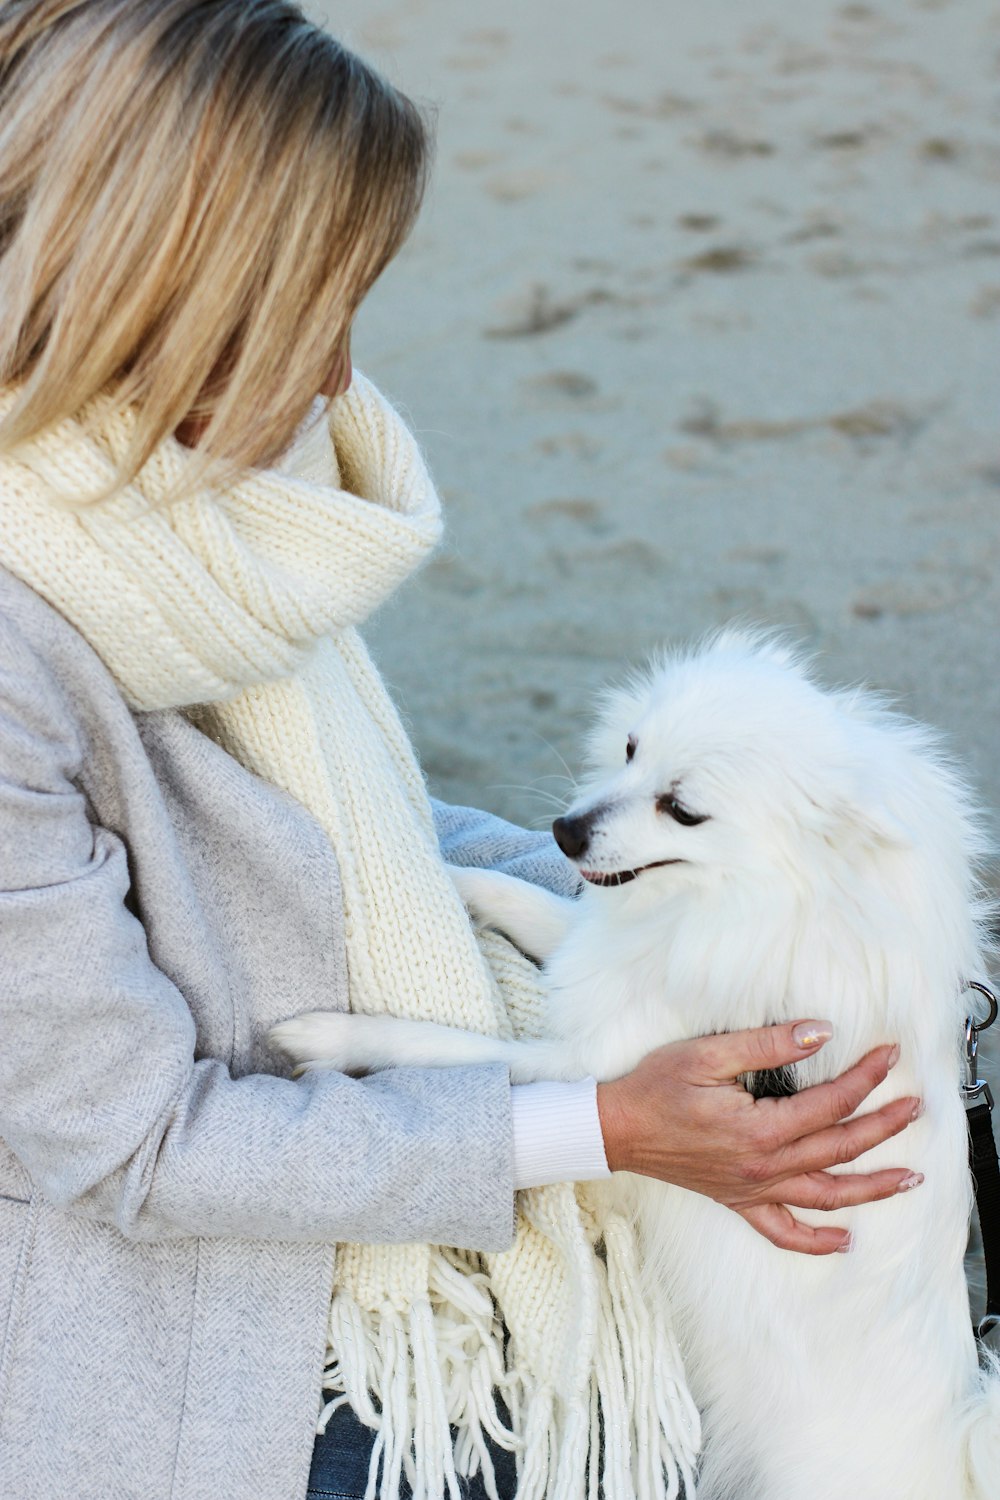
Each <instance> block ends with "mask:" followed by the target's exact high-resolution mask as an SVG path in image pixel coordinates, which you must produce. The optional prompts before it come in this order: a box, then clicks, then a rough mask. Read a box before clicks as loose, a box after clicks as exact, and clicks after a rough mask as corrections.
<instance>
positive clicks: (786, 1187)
mask: <svg viewBox="0 0 1000 1500" xmlns="http://www.w3.org/2000/svg"><path fill="white" fill-rule="evenodd" d="M923 1180H924V1179H923V1175H922V1174H921V1173H920V1172H909V1171H907V1170H906V1168H905V1167H892V1168H889V1169H887V1170H885V1171H882V1172H841V1173H839V1174H835V1173H833V1172H804V1173H803V1174H802V1176H801V1177H789V1178H786V1179H785V1181H784V1182H782V1183H781V1185H780V1186H779V1187H778V1188H777V1189H776V1190H775V1191H776V1192H779V1193H780V1194H781V1201H782V1203H783V1204H787V1205H788V1206H789V1207H790V1208H818V1209H822V1211H823V1212H824V1213H830V1212H832V1211H833V1210H834V1209H837V1208H856V1207H857V1206H858V1204H859V1203H877V1202H878V1201H879V1200H880V1199H882V1198H894V1197H895V1196H896V1194H897V1193H906V1192H909V1191H910V1189H911V1188H915V1187H919V1186H920V1184H921V1183H922V1182H923Z"/></svg>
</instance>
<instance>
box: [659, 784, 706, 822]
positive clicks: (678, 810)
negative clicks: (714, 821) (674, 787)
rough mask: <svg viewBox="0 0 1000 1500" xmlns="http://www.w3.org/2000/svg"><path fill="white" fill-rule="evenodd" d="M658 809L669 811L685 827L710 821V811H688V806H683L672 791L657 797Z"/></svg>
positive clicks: (662, 811) (664, 811) (675, 820)
mask: <svg viewBox="0 0 1000 1500" xmlns="http://www.w3.org/2000/svg"><path fill="white" fill-rule="evenodd" d="M656 811H657V812H661V813H669V814H670V816H671V817H672V818H673V820H674V822H675V823H681V824H682V825H683V826H684V827H685V828H695V827H696V826H697V825H698V824H699V823H707V822H708V813H693V812H688V810H687V808H686V807H682V806H681V804H680V803H679V802H678V800H677V798H676V797H675V796H673V794H672V793H667V795H666V796H663V797H657V799H656Z"/></svg>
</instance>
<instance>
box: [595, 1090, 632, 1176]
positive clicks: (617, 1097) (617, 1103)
mask: <svg viewBox="0 0 1000 1500" xmlns="http://www.w3.org/2000/svg"><path fill="white" fill-rule="evenodd" d="M624 1083H625V1080H624V1079H621V1078H616V1079H615V1080H614V1081H613V1082H611V1083H599V1084H598V1085H597V1114H598V1117H599V1119H600V1122H601V1134H602V1135H603V1136H604V1155H605V1156H606V1157H607V1161H608V1166H609V1168H610V1169H611V1171H612V1172H627V1171H628V1170H629V1159H628V1158H629V1144H630V1142H629V1131H628V1126H627V1111H626V1108H625V1100H624V1098H623V1095H624V1093H625V1088H624Z"/></svg>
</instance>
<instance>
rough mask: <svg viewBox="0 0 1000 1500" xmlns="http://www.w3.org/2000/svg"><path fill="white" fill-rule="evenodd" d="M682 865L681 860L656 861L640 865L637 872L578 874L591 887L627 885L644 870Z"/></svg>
mask: <svg viewBox="0 0 1000 1500" xmlns="http://www.w3.org/2000/svg"><path fill="white" fill-rule="evenodd" d="M683 863H684V860H682V859H657V860H654V861H653V863H652V864H650V865H640V866H639V868H638V869H637V870H613V871H611V872H610V873H608V874H605V873H604V872H603V871H601V870H581V871H580V874H581V875H582V876H583V878H584V880H588V881H589V882H590V884H591V885H628V883H629V881H630V880H635V878H636V877H637V876H638V875H642V874H643V873H644V872H645V871H646V870H661V869H662V868H663V866H664V865H682V864H683Z"/></svg>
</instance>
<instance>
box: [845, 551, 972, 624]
mask: <svg viewBox="0 0 1000 1500" xmlns="http://www.w3.org/2000/svg"><path fill="white" fill-rule="evenodd" d="M917 566H918V568H920V569H921V570H922V571H921V572H920V574H919V575H918V576H915V577H910V578H887V579H885V580H884V581H882V582H880V583H874V584H872V585H871V586H870V587H869V588H867V589H864V590H863V591H862V592H861V593H860V594H858V595H857V596H856V597H855V598H854V600H853V601H852V603H851V613H852V615H854V616H855V618H856V619H859V620H879V619H881V618H882V616H883V615H895V616H896V617H897V618H899V617H902V618H906V617H907V616H909V615H930V614H941V613H944V612H945V611H947V610H950V609H955V608H957V607H958V606H959V605H961V604H965V603H966V602H967V601H968V600H969V599H973V598H975V596H976V595H977V594H979V593H981V592H982V590H983V589H984V588H985V587H986V586H987V584H988V583H989V581H990V580H989V575H988V573H986V572H985V571H980V570H979V569H977V568H964V567H961V566H957V567H956V566H952V565H948V564H945V565H942V564H940V563H939V562H938V561H937V560H936V559H935V558H928V559H927V560H926V561H925V562H924V563H922V564H918V565H917Z"/></svg>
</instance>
